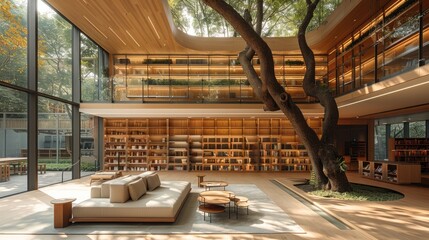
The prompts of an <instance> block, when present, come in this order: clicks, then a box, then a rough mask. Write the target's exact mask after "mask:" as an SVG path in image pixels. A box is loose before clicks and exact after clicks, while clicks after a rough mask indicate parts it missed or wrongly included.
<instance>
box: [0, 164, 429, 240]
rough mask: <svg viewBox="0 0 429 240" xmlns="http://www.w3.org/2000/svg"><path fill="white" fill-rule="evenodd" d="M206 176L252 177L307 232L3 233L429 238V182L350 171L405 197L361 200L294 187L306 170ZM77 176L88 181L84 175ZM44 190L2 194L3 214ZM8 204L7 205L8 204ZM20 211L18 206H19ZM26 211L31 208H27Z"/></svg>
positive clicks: (172, 175) (354, 178)
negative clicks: (399, 181)
mask: <svg viewBox="0 0 429 240" xmlns="http://www.w3.org/2000/svg"><path fill="white" fill-rule="evenodd" d="M197 174H201V172H198V173H197V172H160V177H161V180H185V181H190V182H192V183H193V184H196V183H197V177H196V175H197ZM203 174H205V175H206V177H205V180H223V181H227V182H229V183H231V184H233V183H246V184H249V183H252V184H255V185H257V186H258V187H259V188H260V189H261V190H262V191H264V192H265V193H266V194H267V195H268V197H269V198H271V199H272V200H273V201H274V202H275V203H276V204H277V205H278V206H279V207H281V208H282V209H283V210H284V211H285V212H286V213H287V214H288V215H289V216H290V217H291V218H292V219H294V220H295V222H296V223H297V224H299V225H300V226H301V227H302V228H303V229H304V230H305V231H306V233H305V234H254V235H251V234H235V235H224V234H207V235H146V236H135V235H133V236H126V235H85V236H84V235H62V236H59V235H52V236H47V235H2V233H1V232H0V239H94V240H95V239H96V240H104V239H120V240H122V239H150V240H152V239H154V240H155V239H156V240H159V239H160V240H163V239H165V240H167V239H168V240H170V239H240V240H241V239H244V240H266V239H291V240H294V239H348V240H349V239H389V240H392V239H428V238H429V204H428V202H429V188H428V187H422V186H416V185H395V184H389V183H383V182H379V181H374V180H370V179H365V178H361V177H359V176H358V175H357V174H355V173H349V174H348V177H349V180H350V181H351V182H356V183H364V184H370V185H376V186H380V187H386V188H390V189H394V190H396V191H399V192H402V193H403V194H405V198H403V199H401V200H397V201H389V202H358V201H339V200H334V199H324V198H317V197H311V196H307V195H306V194H305V193H304V192H302V191H300V190H299V189H297V188H295V187H293V184H294V183H296V182H297V180H299V179H303V178H308V174H307V173H231V172H204V173H203ZM272 179H277V180H278V181H280V182H282V183H283V184H285V185H286V186H288V187H290V188H292V189H294V191H295V192H297V193H298V194H301V195H303V196H304V197H306V198H307V199H309V200H310V201H311V202H313V203H314V204H316V205H318V206H320V207H322V208H323V209H324V210H326V211H328V212H330V213H332V214H333V215H334V216H336V218H338V219H340V220H342V221H343V222H345V223H346V224H347V225H348V226H350V227H351V230H340V229H338V228H337V227H336V226H334V225H333V224H331V223H329V222H328V221H326V220H325V219H324V218H322V217H321V216H319V215H318V214H317V213H315V212H314V211H313V210H311V209H309V208H308V207H306V206H305V205H303V204H302V203H301V202H299V201H298V200H296V199H295V198H293V197H292V196H290V195H289V194H288V193H286V192H284V191H283V190H281V189H280V188H279V187H277V186H276V185H274V184H273V183H271V182H270V180H272ZM76 181H87V182H88V184H89V179H88V178H83V179H80V180H76ZM39 196H42V194H40V191H32V192H28V193H24V194H20V195H16V196H11V197H8V198H4V199H0V216H2V217H4V216H7V214H8V213H6V212H3V211H4V209H7V204H10V205H13V204H14V202H15V200H21V201H22V200H23V199H22V198H23V197H25V198H27V197H31V198H38V197H39ZM5 204H6V206H5ZM18 211H19V209H18ZM22 211H23V212H22V213H19V212H14V214H28V213H27V212H24V211H28V209H25V208H23V210H22Z"/></svg>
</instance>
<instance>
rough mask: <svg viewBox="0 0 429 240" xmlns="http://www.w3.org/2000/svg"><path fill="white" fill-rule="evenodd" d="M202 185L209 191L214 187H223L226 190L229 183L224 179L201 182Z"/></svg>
mask: <svg viewBox="0 0 429 240" xmlns="http://www.w3.org/2000/svg"><path fill="white" fill-rule="evenodd" d="M201 186H203V187H204V188H205V189H206V190H209V191H210V189H211V188H214V187H223V190H225V187H226V186H228V183H227V182H224V181H205V182H202V183H201Z"/></svg>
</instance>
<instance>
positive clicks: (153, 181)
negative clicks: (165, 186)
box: [146, 174, 161, 191]
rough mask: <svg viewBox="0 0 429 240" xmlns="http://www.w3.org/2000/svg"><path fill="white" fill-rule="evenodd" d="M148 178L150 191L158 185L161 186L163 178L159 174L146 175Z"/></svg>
mask: <svg viewBox="0 0 429 240" xmlns="http://www.w3.org/2000/svg"><path fill="white" fill-rule="evenodd" d="M146 180H147V190H148V191H153V190H155V189H156V188H157V187H159V186H161V180H159V176H158V174H152V175H149V176H146Z"/></svg>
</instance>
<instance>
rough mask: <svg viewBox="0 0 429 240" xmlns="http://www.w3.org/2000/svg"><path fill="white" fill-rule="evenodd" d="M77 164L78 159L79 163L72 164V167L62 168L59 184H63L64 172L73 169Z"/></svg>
mask: <svg viewBox="0 0 429 240" xmlns="http://www.w3.org/2000/svg"><path fill="white" fill-rule="evenodd" d="M78 163H80V159H79V161H77V162H75V163H73V164H72V165H70V166H67V167H66V168H64V169H63V170H61V183H63V182H64V171H66V170H68V169H71V168H73V167H74V165H76V164H78Z"/></svg>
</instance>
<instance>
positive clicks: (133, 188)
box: [128, 178, 146, 201]
mask: <svg viewBox="0 0 429 240" xmlns="http://www.w3.org/2000/svg"><path fill="white" fill-rule="evenodd" d="M128 191H129V192H130V197H131V199H132V200H133V201H137V200H138V199H139V198H140V197H141V196H143V195H144V194H145V193H146V181H144V180H143V179H142V178H139V179H138V180H136V181H134V182H130V183H129V184H128Z"/></svg>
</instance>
